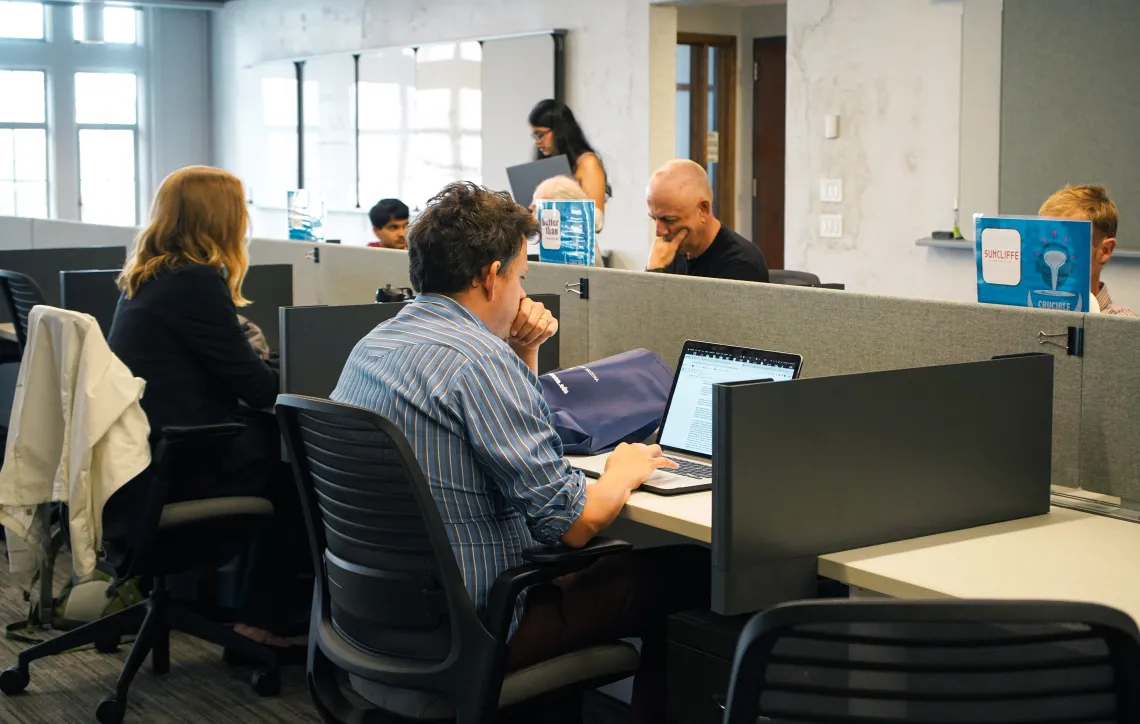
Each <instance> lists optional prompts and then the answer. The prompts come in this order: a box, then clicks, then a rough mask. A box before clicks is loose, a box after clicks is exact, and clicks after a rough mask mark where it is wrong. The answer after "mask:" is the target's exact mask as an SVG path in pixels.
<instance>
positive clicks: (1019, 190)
mask: <svg viewBox="0 0 1140 724" xmlns="http://www.w3.org/2000/svg"><path fill="white" fill-rule="evenodd" d="M1137 69H1140V2H1137V1H1136V0H1081V2H1073V0H1005V5H1004V18H1003V21H1002V81H1001V181H1000V194H1001V197H1000V209H1001V212H1002V213H1005V214H1034V213H1036V212H1037V209H1038V208H1039V207H1040V206H1041V202H1042V201H1044V200H1045V199H1046V198H1048V196H1049V194H1051V193H1053V192H1054V191H1056V190H1057V189H1059V188H1061V187H1062V186H1064V185H1065V184H1083V183H1103V184H1105V185H1106V186H1107V187H1108V191H1109V193H1110V194H1111V195H1112V197H1113V199H1114V200H1115V201H1116V203H1117V205H1118V206H1119V207H1120V211H1121V215H1122V217H1123V218H1125V219H1135V218H1137V217H1138V216H1140V163H1138V162H1137V158H1138V157H1137V153H1136V150H1135V149H1136V129H1137V128H1138V127H1140V73H1138V72H1137ZM1120 245H1121V246H1122V247H1129V248H1132V249H1140V235H1136V234H1124V235H1122V236H1121V239H1120Z"/></svg>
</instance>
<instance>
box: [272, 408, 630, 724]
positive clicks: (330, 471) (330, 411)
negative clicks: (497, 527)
mask: <svg viewBox="0 0 1140 724" xmlns="http://www.w3.org/2000/svg"><path fill="white" fill-rule="evenodd" d="M277 415H278V419H279V420H280V422H281V429H282V432H283V433H284V435H285V443H286V447H287V448H288V450H289V455H290V458H291V460H292V461H293V467H294V472H295V474H296V478H297V484H298V486H299V488H300V491H301V502H302V506H303V507H304V509H305V517H306V523H307V529H308V533H309V540H310V543H311V545H312V550H313V562H314V570H316V571H317V585H316V591H315V594H314V596H315V598H314V602H313V618H312V626H311V628H310V630H309V660H308V680H309V689H310V691H311V693H312V696H313V701H314V703H315V704H316V707H317V710H318V712H319V713H320V715H321V718H322V720H323V721H324V722H326V723H327V724H344V723H346V722H350V721H351V722H353V723H354V724H365V723H367V722H381V721H384V722H387V721H392V720H393V718H396V719H399V717H403V719H402V720H405V721H406V720H409V719H410V720H414V721H426V720H431V721H435V720H455V721H457V722H459V724H473V723H474V722H488V721H491V720H492V719H493V718H494V717H495V716H496V715H497V713H498V711H499V710H507V709H508V708H511V707H513V706H514V705H522V704H524V703H526V702H532V703H533V702H536V700H537V701H539V702H541V701H542V700H543V698H545V697H547V696H555V695H565V694H567V693H568V692H569V693H570V695H571V699H572V700H573V701H578V700H577V699H576V698H575V695H576V694H580V693H581V692H583V691H585V690H587V689H592V688H596V687H598V686H601V685H603V684H607V683H610V682H613V681H617V680H620V679H624V678H626V677H628V676H630V675H632V674H633V673H634V672H635V671H636V670H637V667H638V663H639V661H638V654H637V651H636V650H635V649H634V648H633V647H632V646H630V645H628V644H625V643H621V642H616V641H615V642H613V643H610V644H605V645H600V646H593V647H590V648H587V649H584V650H581V651H578V652H575V653H571V654H567V655H565V656H560V657H557V658H554V659H551V660H549V661H544V662H541V663H539V664H538V665H536V666H532V667H530V668H526V669H522V670H520V671H514V672H511V673H505V672H504V663H505V659H506V654H507V646H506V641H507V634H508V630H509V627H510V622H511V614H512V611H513V610H514V604H515V600H516V599H517V598H518V596H519V594H520V593H521V592H522V591H523V589H525V588H527V587H529V586H532V585H534V584H537V583H543V582H548V581H551V580H552V579H554V578H555V577H557V576H560V575H564V574H566V573H571V572H574V571H578V570H581V569H583V568H585V567H586V566H588V565H590V563H592V562H593V561H595V560H597V559H598V558H600V557H601V556H604V555H608V554H611V553H615V552H618V551H624V550H628V549H629V547H630V546H629V544H628V543H623V542H621V541H615V540H599V539H595V541H594V542H593V543H592V544H591V545H589V546H586V547H585V548H582V549H580V550H570V549H565V548H563V547H562V546H549V547H541V548H535V549H532V550H530V551H528V552H527V553H526V554H525V555H524V559H525V560H526V563H524V564H522V565H520V566H518V567H516V568H513V569H511V570H508V571H506V572H504V573H503V574H502V575H501V576H499V578H498V579H496V580H495V582H494V585H493V588H492V590H491V596H490V603H489V605H488V608H487V612H486V614H485V615H484V616H483V617H482V618H480V617H479V616H478V615H477V614H476V611H475V606H474V605H473V603H472V601H471V599H470V597H469V596H468V595H467V590H466V589H465V588H464V585H463V578H462V576H461V574H460V572H459V566H458V565H457V564H456V561H455V556H454V553H453V552H452V549H451V544H450V542H449V541H448V538H447V534H446V532H445V531H444V527H443V521H442V520H441V519H440V515H439V511H438V510H437V508H436V503H435V500H434V499H433V498H432V494H431V491H430V489H429V488H428V484H427V481H426V480H425V479H424V475H423V473H422V471H421V470H420V467H419V465H418V464H417V463H416V459H415V456H414V454H413V453H412V450H411V448H410V446H409V445H408V442H407V440H406V439H405V438H404V435H403V434H402V433H401V432H400V430H399V429H398V428H397V427H396V426H395V425H393V424H392V423H391V422H389V421H388V420H386V419H384V418H383V417H381V416H380V415H377V414H375V413H373V412H371V411H368V410H362V409H359V408H356V407H350V406H347V405H339V404H335V403H332V402H328V401H326V400H317V399H313V398H307V397H296V396H292V395H282V396H280V397H278V398H277ZM342 681H343V684H342ZM342 687H343V688H342ZM578 703H579V704H580V701H578ZM514 711H516V712H517V708H516V709H514ZM579 711H580V710H579ZM503 713H506V712H505V711H504V712H503ZM551 713H552V712H549V711H548V712H547V714H548V715H549V714H551ZM563 713H565V708H563ZM393 715H395V716H393ZM544 720H546V721H549V716H547V717H544Z"/></svg>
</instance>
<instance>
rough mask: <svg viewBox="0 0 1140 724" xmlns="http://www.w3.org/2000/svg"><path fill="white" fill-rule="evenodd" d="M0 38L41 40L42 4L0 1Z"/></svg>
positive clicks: (42, 29)
mask: <svg viewBox="0 0 1140 724" xmlns="http://www.w3.org/2000/svg"><path fill="white" fill-rule="evenodd" d="M0 38H23V39H26V40H43V39H44V6H43V4H41V3H28V2H0Z"/></svg>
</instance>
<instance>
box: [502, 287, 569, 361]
mask: <svg viewBox="0 0 1140 724" xmlns="http://www.w3.org/2000/svg"><path fill="white" fill-rule="evenodd" d="M556 332H558V320H557V319H555V318H554V315H553V314H551V313H550V311H549V310H547V308H546V307H544V306H543V305H542V303H540V302H536V301H534V300H532V299H530V298H529V297H528V298H526V299H524V300H522V303H521V304H519V313H518V314H517V315H516V316H515V321H513V322H511V336H510V337H509V338H508V339H507V342H509V343H510V345H511V348H512V349H514V351H515V352H517V353H518V354H519V356H520V357H521V356H524V355H525V354H526V353H527V352H531V353H534V352H537V351H538V348H539V347H540V346H542V343H543V342H545V341H546V340H548V339H550V338H551V337H553V336H554V335H555V333H556Z"/></svg>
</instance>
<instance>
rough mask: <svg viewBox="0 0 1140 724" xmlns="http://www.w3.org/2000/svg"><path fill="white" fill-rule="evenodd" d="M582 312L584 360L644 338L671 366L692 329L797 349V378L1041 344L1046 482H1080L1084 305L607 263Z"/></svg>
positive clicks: (700, 334) (704, 336)
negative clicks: (1050, 365) (898, 292)
mask: <svg viewBox="0 0 1140 724" xmlns="http://www.w3.org/2000/svg"><path fill="white" fill-rule="evenodd" d="M589 315H590V319H589V358H590V359H599V358H601V357H606V356H609V355H612V354H617V353H618V352H624V351H626V350H628V349H631V348H634V347H645V348H646V349H650V350H652V351H654V352H656V353H657V354H658V355H660V356H661V358H662V359H664V360H665V361H666V362H667V363H668V364H670V365H675V364H676V361H677V357H678V355H679V354H680V351H681V345H682V344H683V343H684V341H685V340H686V339H701V340H705V341H709V342H723V343H729V344H738V345H745V346H749V347H758V348H760V349H769V350H777V351H783V352H796V353H799V354H802V355H803V356H804V367H803V376H804V377H818V376H822V375H837V374H850V373H856V372H873V371H877V370H889V369H902V368H908V367H919V366H923V365H936V364H949V363H954V362H971V361H975V360H979V359H988V358H990V357H994V356H997V355H1006V354H1017V353H1027V352H1048V353H1050V354H1052V355H1053V356H1054V357H1055V358H1056V365H1055V374H1056V379H1055V382H1054V399H1053V408H1054V411H1055V414H1056V419H1057V420H1058V421H1059V422H1058V424H1057V425H1055V426H1054V430H1053V482H1054V483H1055V484H1058V485H1065V486H1069V487H1075V486H1076V485H1077V481H1078V477H1079V470H1080V468H1079V458H1080V454H1079V453H1080V443H1081V430H1080V425H1079V423H1078V422H1077V421H1078V420H1079V419H1080V410H1081V384H1082V358H1081V357H1077V356H1071V355H1069V354H1068V353H1067V351H1066V349H1065V346H1066V336H1067V332H1068V330H1069V328H1070V327H1075V328H1083V325H1084V323H1085V318H1086V317H1087V316H1088V315H1083V314H1077V313H1071V312H1054V311H1044V310H1037V309H1021V308H1015V307H1003V306H997V305H989V304H973V303H959V302H939V301H930V300H923V299H908V298H904V297H888V296H879V295H871V294H859V293H856V292H848V291H842V292H841V291H833V290H828V289H813V288H809V287H793V286H787V285H782V284H754V283H749V282H735V281H721V280H712V279H699V278H692V277H678V276H670V275H664V274H646V273H643V272H629V271H619V270H614V269H593V270H591V271H590V305H589ZM1042 332H1043V333H1045V334H1046V335H1057V336H1050V337H1045V338H1042V337H1040V336H1039V333H1042ZM1043 339H1044V341H1046V342H1051V343H1055V344H1042V343H1041V342H1042V340H1043Z"/></svg>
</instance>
